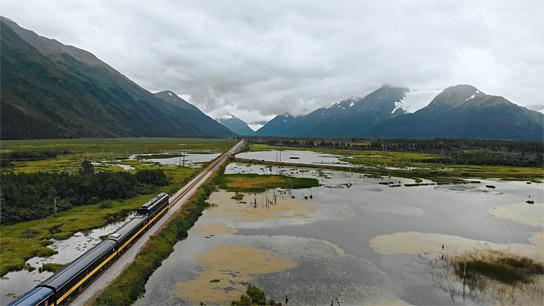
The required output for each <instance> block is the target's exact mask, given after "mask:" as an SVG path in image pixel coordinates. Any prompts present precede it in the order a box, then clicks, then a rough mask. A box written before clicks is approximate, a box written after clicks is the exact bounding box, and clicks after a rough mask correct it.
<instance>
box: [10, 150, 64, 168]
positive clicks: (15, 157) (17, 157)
mask: <svg viewBox="0 0 544 306" xmlns="http://www.w3.org/2000/svg"><path fill="white" fill-rule="evenodd" d="M66 154H73V152H71V151H68V150H65V151H22V152H8V153H0V163H1V166H2V167H11V166H13V164H12V163H11V162H12V161H25V160H44V159H52V158H56V157H57V155H66Z"/></svg>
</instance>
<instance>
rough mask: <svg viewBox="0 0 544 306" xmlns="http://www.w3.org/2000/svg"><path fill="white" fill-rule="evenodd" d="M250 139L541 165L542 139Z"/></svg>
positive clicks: (451, 160) (466, 161)
mask: <svg viewBox="0 0 544 306" xmlns="http://www.w3.org/2000/svg"><path fill="white" fill-rule="evenodd" d="M246 139H248V141H249V142H250V143H262V144H268V145H272V146H288V147H304V148H331V149H346V150H372V151H393V152H413V153H430V154H439V155H442V157H440V158H436V159H431V160H428V159H426V160H425V162H435V163H446V164H465V165H499V166H516V167H544V158H543V156H544V155H543V154H544V142H543V141H510V140H486V139H451V138H437V139H414V138H310V137H308V138H295V137H246Z"/></svg>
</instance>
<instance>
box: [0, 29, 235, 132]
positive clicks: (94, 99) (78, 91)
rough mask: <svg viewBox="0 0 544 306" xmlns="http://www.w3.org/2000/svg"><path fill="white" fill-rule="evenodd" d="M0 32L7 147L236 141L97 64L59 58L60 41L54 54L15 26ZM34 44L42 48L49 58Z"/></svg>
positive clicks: (62, 55) (44, 42) (215, 125)
mask: <svg viewBox="0 0 544 306" xmlns="http://www.w3.org/2000/svg"><path fill="white" fill-rule="evenodd" d="M6 20H8V22H9V24H8V23H6ZM0 25H1V27H0V28H1V44H2V52H1V54H0V56H1V60H2V75H1V84H0V85H1V92H2V100H1V102H2V108H1V121H2V122H1V139H34V138H80V137H99V138H100V137H140V136H145V137H228V136H232V135H234V134H233V133H232V132H231V131H230V130H228V129H226V128H224V127H223V126H221V125H220V124H218V123H216V122H215V121H214V120H212V119H211V118H209V121H208V120H206V121H205V122H202V121H201V120H200V119H199V117H201V116H200V115H199V114H196V115H195V113H197V112H196V111H190V110H183V109H182V108H179V107H176V106H173V105H170V104H168V103H166V102H164V101H163V100H161V99H159V98H157V97H155V96H154V95H153V94H151V93H150V92H148V91H146V90H144V89H143V88H141V87H140V86H138V85H137V84H136V83H134V82H132V81H131V80H129V79H128V78H126V77H124V76H123V75H122V74H121V73H119V72H117V71H116V70H114V69H113V68H111V67H110V66H109V65H107V64H106V63H103V62H101V61H100V60H98V59H97V58H96V57H94V55H93V57H90V56H89V57H88V59H87V60H90V59H92V60H96V61H98V62H97V63H95V64H86V63H83V62H81V61H79V60H78V59H76V58H75V57H74V56H72V55H70V54H68V53H61V51H62V48H60V49H59V48H58V45H57V44H60V43H58V42H57V41H54V43H53V46H52V47H50V48H48V45H47V43H48V42H52V41H53V40H49V39H45V38H43V39H41V38H40V37H41V36H39V35H37V34H35V33H34V32H31V31H28V30H24V29H22V28H20V27H18V26H17V25H16V24H15V23H14V22H13V21H11V20H9V19H6V18H2V19H1V20H0ZM11 27H15V28H16V29H17V30H18V31H19V32H23V33H25V35H27V39H26V40H25V39H23V37H21V36H20V35H19V34H17V32H16V31H14V30H13V29H12V28H11ZM23 30H24V31H23ZM25 31H26V32H25ZM37 37H38V38H37ZM28 40H30V41H32V40H33V41H34V42H35V43H36V41H39V43H36V46H38V47H39V48H41V49H42V52H43V53H42V52H41V51H40V49H38V48H36V47H35V46H33V45H31V44H29V43H28V42H27V41H28ZM44 49H46V50H47V51H46V52H45V51H43V50H44ZM68 49H69V50H71V51H70V52H72V53H74V52H76V51H75V50H76V49H77V48H75V47H70V48H68ZM59 50H60V51H59ZM77 50H80V49H77ZM80 51H81V52H80V53H81V54H90V53H88V52H87V51H84V50H80ZM78 52H79V51H78ZM76 53H77V52H76ZM100 63H102V64H100Z"/></svg>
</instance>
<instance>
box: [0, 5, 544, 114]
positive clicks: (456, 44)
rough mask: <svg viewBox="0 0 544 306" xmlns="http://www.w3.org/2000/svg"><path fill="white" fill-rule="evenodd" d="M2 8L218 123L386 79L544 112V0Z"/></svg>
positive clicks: (326, 100)
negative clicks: (470, 88) (472, 90)
mask: <svg viewBox="0 0 544 306" xmlns="http://www.w3.org/2000/svg"><path fill="white" fill-rule="evenodd" d="M0 8H1V13H0V14H1V15H3V16H5V17H8V18H10V19H12V20H13V21H15V22H17V23H18V24H19V25H20V26H22V27H24V28H27V29H30V30H33V31H34V32H36V33H38V34H40V35H42V36H46V37H49V38H54V39H57V40H58V41H60V42H62V43H64V44H69V45H73V46H76V47H79V48H82V49H85V50H87V51H90V52H92V53H93V54H95V55H96V56H97V57H98V58H100V59H101V60H103V61H105V62H106V63H108V64H109V65H111V66H112V67H113V68H115V69H117V70H118V71H120V72H121V73H123V74H124V75H126V76H127V77H129V78H130V79H132V80H134V81H135V82H136V83H138V84H140V85H141V86H142V87H144V88H146V89H147V90H149V91H151V92H156V91H162V90H166V89H169V90H172V91H174V92H176V93H177V94H179V95H181V96H183V97H187V98H188V99H189V100H190V102H192V103H193V104H195V105H196V106H198V107H199V108H200V109H201V110H203V111H204V112H206V113H208V114H209V115H211V116H213V117H215V116H220V115H223V114H225V113H232V114H234V115H236V116H238V117H240V118H242V119H244V120H246V121H256V120H264V119H270V118H271V117H273V115H276V114H281V113H284V112H290V113H292V114H303V113H307V112H310V111H312V110H314V109H315V108H317V107H322V106H327V105H330V104H331V103H333V102H335V101H339V100H342V99H344V98H347V97H350V96H364V95H366V94H367V93H369V92H371V91H373V90H374V89H376V88H377V87H379V86H381V85H382V84H384V83H388V84H391V85H394V86H403V87H408V88H411V89H443V88H445V87H448V86H452V85H456V84H460V83H466V84H472V85H474V86H476V87H477V88H479V89H480V90H482V91H483V92H485V93H488V94H494V95H501V96H504V97H505V98H507V99H509V100H510V101H512V102H514V103H516V104H520V105H534V104H544V100H543V96H544V1H542V0H535V1H524V0H523V1H520V0H512V1H498V0H497V1H491V0H490V1H476V0H471V1H458V0H455V1H437V0H421V1H408V0H405V1H387V0H386V1H377V0H376V1H342V0H333V1H323V0H313V1H271V0H266V1H257V0H249V1H238V0H235V1H218V0H216V1H206V0H195V1H179V0H155V1H134V0H132V1H130V0H128V1H115V0H88V1H83V0H78V1H74V0H47V1H43V0H24V1H21V0H2V3H1V5H0Z"/></svg>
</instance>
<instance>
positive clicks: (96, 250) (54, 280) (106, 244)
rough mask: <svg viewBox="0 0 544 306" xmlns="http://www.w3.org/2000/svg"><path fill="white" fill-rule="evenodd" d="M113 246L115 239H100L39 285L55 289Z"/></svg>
mask: <svg viewBox="0 0 544 306" xmlns="http://www.w3.org/2000/svg"><path fill="white" fill-rule="evenodd" d="M114 246H115V241H112V240H102V241H101V242H99V243H98V244H97V245H95V246H94V247H92V248H91V249H90V250H88V251H87V252H85V253H83V255H81V256H79V257H78V258H76V259H75V260H74V261H72V262H71V263H69V264H68V265H67V266H66V267H64V268H63V269H62V270H60V271H59V272H57V273H55V274H53V275H52V276H51V277H49V278H48V279H46V280H45V281H43V282H42V283H40V285H41V286H51V287H53V288H55V289H58V288H60V287H62V285H63V284H64V283H66V282H68V281H69V280H70V279H72V278H73V277H74V276H76V275H77V274H78V273H79V272H80V271H81V270H83V268H85V267H86V266H87V265H89V264H91V263H92V262H93V261H95V260H96V259H97V258H98V257H100V256H101V255H102V254H104V253H105V252H107V251H108V250H109V249H110V248H112V247H114Z"/></svg>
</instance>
